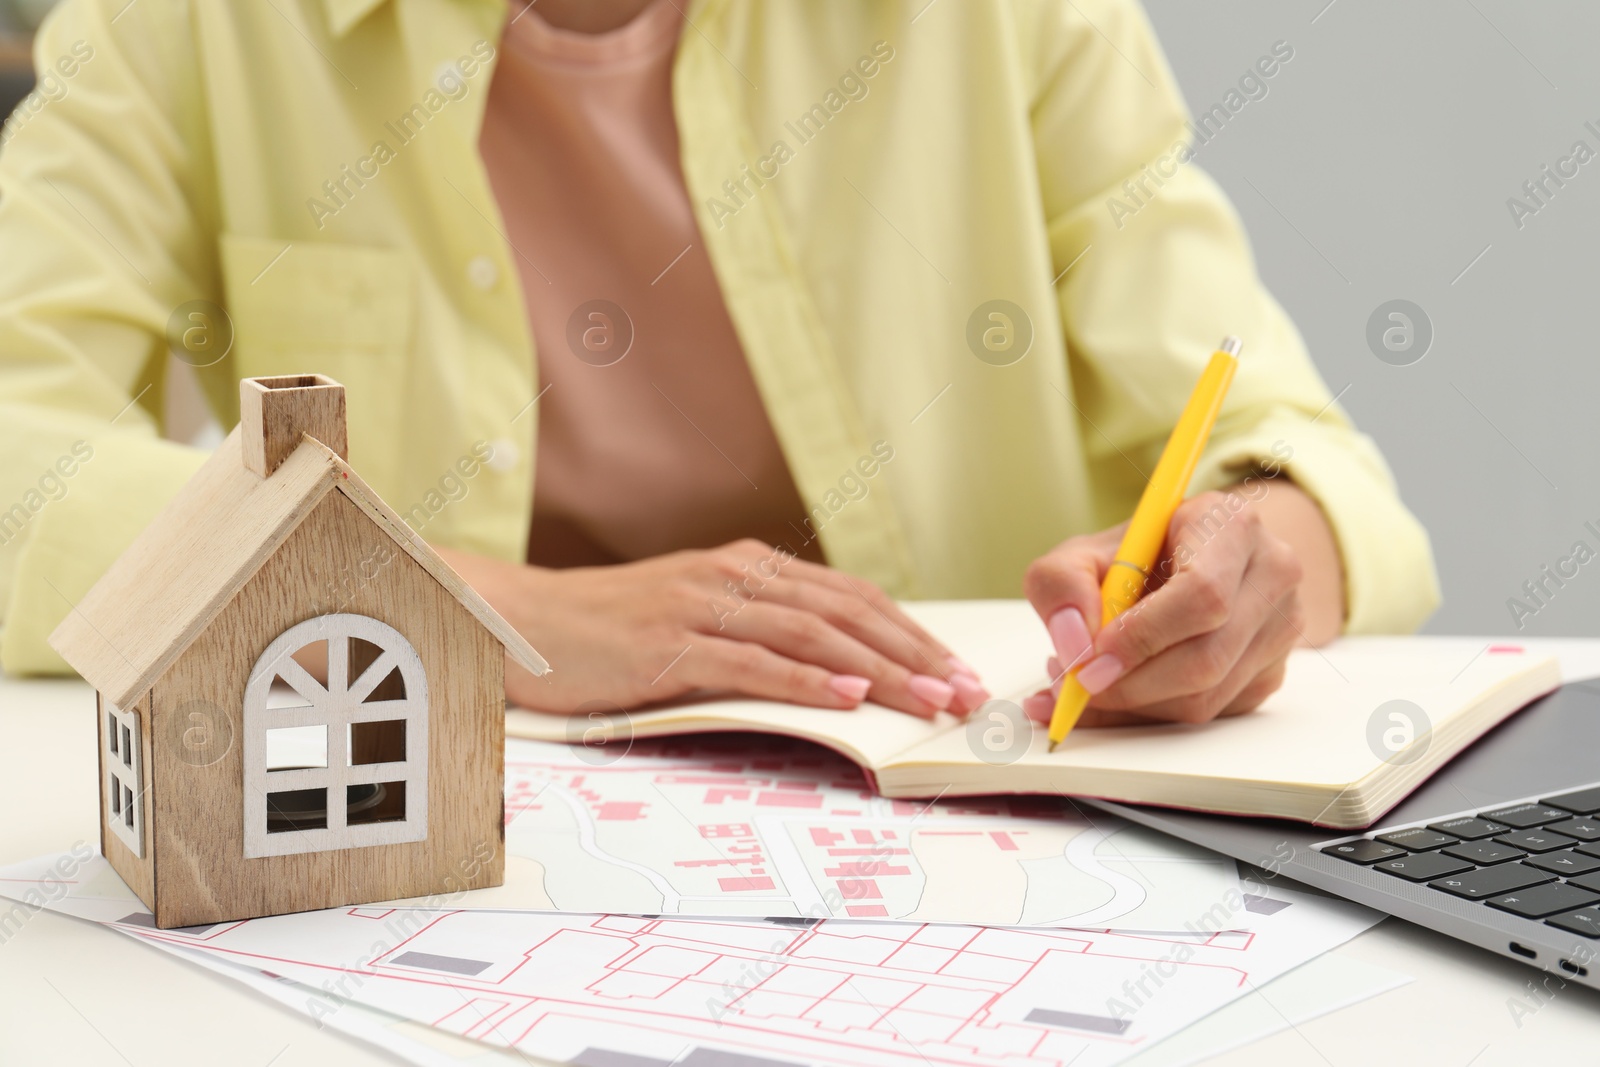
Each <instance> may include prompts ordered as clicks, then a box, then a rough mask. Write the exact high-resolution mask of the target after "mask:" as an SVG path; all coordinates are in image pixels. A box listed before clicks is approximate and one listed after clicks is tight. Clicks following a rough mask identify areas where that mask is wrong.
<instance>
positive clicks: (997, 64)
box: [0, 0, 1437, 672]
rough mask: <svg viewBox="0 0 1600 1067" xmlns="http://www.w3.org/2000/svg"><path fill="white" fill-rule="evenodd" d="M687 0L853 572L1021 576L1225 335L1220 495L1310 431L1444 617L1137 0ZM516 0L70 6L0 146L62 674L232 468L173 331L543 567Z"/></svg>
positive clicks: (11, 415) (1404, 615)
mask: <svg viewBox="0 0 1600 1067" xmlns="http://www.w3.org/2000/svg"><path fill="white" fill-rule="evenodd" d="M687 12H688V16H689V18H690V20H691V21H692V23H693V30H692V31H688V32H685V33H683V34H682V36H681V40H680V44H679V50H678V54H677V57H676V60H675V67H674V76H673V87H674V104H675V111H676V116H677V122H678V129H679V135H680V138H681V144H682V158H683V168H684V176H685V180H686V183H687V186H688V189H689V192H690V194H691V196H692V198H693V199H694V201H695V202H696V204H697V210H698V211H699V221H700V228H701V231H702V235H703V238H704V240H705V242H706V246H707V251H708V252H709V254H710V257H711V261H712V264H713V266H714V268H715V270H716V273H717V277H718V279H719V281H720V283H721V285H722V288H723V290H724V294H725V297H726V301H727V306H728V311H729V313H730V315H731V317H732V319H733V322H734V325H735V327H736V329H737V331H738V334H739V339H740V341H741V343H742V345H743V348H744V351H745V353H746V357H747V359H748V360H749V362H750V366H751V370H752V372H753V374H754V377H755V380H756V384H757V387H758V388H759V390H760V393H761V395H762V397H763V399H764V402H765V404H766V407H767V411H768V415H769V417H770V418H771V420H772V425H773V428H774V430H775V432H776V434H777V437H778V440H779V443H780V444H781V445H782V447H783V450H784V453H785V455H786V457H787V459H788V462H789V466H790V468H791V470H792V472H793V475H794V479H795V483H796V485H797V486H798V488H799V490H800V494H801V497H802V499H803V501H804V502H805V504H806V506H807V509H808V510H809V511H810V513H811V515H812V521H813V524H814V525H815V526H816V527H817V528H818V529H819V531H820V536H821V540H822V545H823V548H824V550H825V551H826V553H827V555H828V558H829V560H830V561H831V562H832V563H833V564H834V565H836V566H838V567H840V568H842V569H844V570H847V571H850V572H853V573H856V574H860V575H863V576H865V577H867V578H870V579H872V580H874V581H876V582H879V583H881V584H882V585H883V586H884V587H885V588H887V589H888V590H889V591H890V592H891V593H893V594H895V595H898V596H901V597H977V596H1014V595H1017V594H1018V593H1019V589H1020V580H1021V575H1022V572H1023V570H1024V568H1025V567H1026V566H1027V564H1028V563H1029V562H1030V561H1031V560H1032V559H1034V558H1035V557H1037V556H1038V555H1040V554H1042V553H1043V552H1045V551H1046V550H1048V549H1049V548H1050V547H1051V546H1052V545H1053V544H1055V543H1056V542H1057V541H1059V540H1060V539H1061V538H1063V537H1066V536H1068V535H1070V534H1074V533H1081V532H1085V531H1089V530H1094V529H1098V528H1102V527H1105V526H1108V525H1111V524H1114V523H1116V522H1118V521H1121V520H1122V519H1124V518H1126V517H1127V515H1128V514H1129V513H1130V512H1131V510H1132V508H1133V504H1134V502H1135V501H1136V499H1137V497H1138V494H1139V491H1140V489H1141V488H1142V487H1143V485H1144V474H1145V473H1146V472H1148V471H1149V470H1150V469H1151V468H1152V466H1153V465H1154V462H1155V459H1156V456H1157V454H1158V453H1159V451H1160V448H1161V445H1162V443H1163V441H1164V440H1165V437H1166V434H1167V433H1168V431H1170V430H1171V428H1172V425H1173V422H1174V420H1175V419H1176V417H1177V413H1178V411H1179V410H1180V408H1181V407H1182V405H1183V402H1184V400H1185V398H1186V397H1187V395H1188V392H1189V390H1190V388H1191V387H1192V386H1193V384H1194V381H1195V379H1196V377H1197V376H1198V374H1199V371H1200V368H1201V366H1202V365H1203V363H1204V361H1205V359H1206V358H1207V357H1208V356H1209V354H1210V352H1211V350H1212V347H1213V346H1214V344H1215V343H1216V341H1217V339H1218V338H1219V337H1221V336H1223V335H1224V334H1229V333H1233V334H1238V335H1239V336H1241V337H1243V338H1244V340H1245V346H1246V347H1245V354H1244V359H1243V364H1242V367H1241V369H1240V371H1239V375H1238V378H1237V380H1236V381H1235V383H1234V386H1233V389H1232V392H1231V394H1230V396H1229V401H1228V405H1227V408H1226V410H1225V412H1224V416H1223V418H1222V420H1221V421H1220V422H1219V424H1218V427H1217V432H1216V434H1215V437H1214V439H1213V442H1212V445H1211V447H1210V450H1209V452H1208V454H1207V457H1206V461H1205V462H1204V464H1203V465H1202V468H1201V470H1200V472H1199V474H1198V476H1197V481H1196V488H1197V489H1198V488H1205V487H1215V486H1220V485H1223V484H1226V483H1228V482H1229V481H1232V480H1234V479H1236V478H1237V477H1238V476H1239V474H1240V472H1241V471H1242V470H1245V469H1248V467H1249V466H1250V465H1252V464H1267V465H1276V464H1280V463H1281V464H1282V466H1283V468H1284V469H1285V470H1286V471H1287V472H1288V473H1289V474H1290V475H1291V476H1292V477H1293V478H1294V479H1295V481H1296V482H1297V483H1298V484H1299V485H1300V486H1302V487H1303V488H1304V489H1305V490H1306V491H1308V492H1309V493H1311V494H1312V495H1313V496H1314V497H1315V498H1316V499H1317V500H1318V501H1319V502H1320V503H1321V504H1322V506H1323V508H1324V510H1325V511H1326V512H1327V514H1328V517H1329V519H1330V521H1331V522H1332V525H1333V528H1334V531H1335V534H1336V535H1337V538H1338V541H1339V545H1340V549H1341V551H1342V553H1343V558H1344V566H1345V574H1346V582H1347V589H1346V593H1347V599H1348V619H1347V628H1348V629H1349V630H1352V631H1374V630H1399V629H1407V628H1410V627H1413V626H1415V625H1416V624H1417V623H1418V622H1419V621H1420V620H1421V619H1422V618H1423V617H1424V616H1426V614H1427V613H1428V612H1429V611H1430V610H1431V609H1432V608H1433V606H1434V604H1435V602H1436V600H1437V588H1436V580H1435V577H1434V572H1433V565H1432V560H1431V557H1430V553H1429V547H1428V541H1427V535H1426V534H1425V532H1424V531H1423V530H1422V528H1421V527H1420V526H1419V525H1418V523H1417V522H1416V520H1415V519H1414V518H1413V517H1412V516H1411V515H1410V514H1409V513H1408V512H1407V511H1406V510H1405V508H1404V506H1403V505H1402V504H1401V503H1400V501H1399V499H1398V497H1397V495H1396V492H1395V488H1394V485H1393V482H1392V479H1391V477H1390V475H1389V472H1388V470H1387V469H1386V467H1385V465H1384V463H1383V460H1382V458H1381V457H1380V456H1379V454H1378V452H1377V450H1376V449H1375V448H1374V447H1373V445H1372V443H1371V442H1370V441H1369V440H1368V439H1367V438H1365V437H1363V436H1361V435H1359V434H1358V433H1356V432H1355V431H1354V430H1353V429H1352V428H1351V426H1350V424H1349V422H1348V420H1347V419H1346V418H1345V416H1344V415H1343V414H1342V413H1341V411H1340V410H1339V408H1338V407H1337V405H1333V404H1331V399H1332V398H1331V396H1330V395H1329V392H1328V390H1327V388H1326V386H1325V385H1324V384H1323V383H1322V381H1321V379H1320V378H1319V377H1318V376H1317V374H1316V371H1315V370H1314V369H1313V367H1312V365H1311V362H1310V360H1309V359H1308V358H1307V356H1306V353H1305V350H1304V347H1303V345H1302V343H1301V341H1300V339H1299V337H1298V335H1297V334H1296V332H1295V330H1294V328H1293V326H1292V324H1291V323H1290V322H1289V321H1288V319H1287V317H1286V316H1285V315H1284V313H1283V311H1282V310H1281V309H1280V308H1279V307H1278V305H1277V304H1276V303H1275V302H1274V301H1273V300H1272V298H1271V297H1270V296H1269V295H1268V294H1267V293H1266V292H1265V290H1264V289H1263V287H1262V286H1261V284H1260V282H1259V280H1258V279H1257V277H1256V274H1255V268H1254V264H1253V263H1252V260H1251V256H1250V251H1249V248H1248V246H1247V244H1246V241H1245V238H1244V235H1243V233H1242V231H1241V228H1240V225H1239V221H1238V219H1237V217H1236V216H1235V215H1234V212H1233V210H1232V208H1231V207H1230V205H1229V204H1228V202H1227V200H1226V199H1225V197H1224V196H1223V195H1222V193H1221V192H1220V190H1219V189H1218V188H1217V187H1216V186H1215V185H1214V184H1213V183H1212V182H1211V181H1210V180H1209V179H1208V178H1207V177H1206V176H1205V175H1204V174H1203V173H1201V171H1200V170H1199V169H1198V168H1197V167H1196V166H1194V165H1193V164H1192V163H1188V162H1183V161H1182V160H1184V159H1186V157H1187V155H1188V153H1187V151H1185V150H1183V149H1182V144H1184V143H1187V142H1191V141H1192V140H1193V134H1192V133H1191V131H1190V129H1189V128H1188V127H1187V126H1186V121H1185V120H1186V115H1185V110H1184V107H1183V104H1182V101H1181V100H1180V98H1179V96H1178V93H1177V91H1176V89H1175V87H1174V85H1173V79H1172V75H1171V73H1170V71H1169V70H1168V68H1167V65H1166V62H1165V60H1164V58H1163V56H1162V54H1161V52H1160V50H1159V48H1158V47H1157V45H1156V42H1155V40H1154V38H1153V36H1152V34H1151V32H1150V28H1149V26H1148V25H1147V23H1146V21H1145V18H1144V15H1143V13H1142V12H1141V10H1140V9H1139V8H1138V7H1137V5H1136V4H1134V3H1133V2H1131V0H1076V2H1075V3H1072V4H1067V3H1064V2H1055V0H1012V2H1003V3H995V4H978V3H970V2H966V0H962V2H955V0H944V2H940V3H935V4H933V5H931V6H925V0H911V2H909V3H906V4H899V3H887V2H885V3H870V4H868V3H863V4H844V3H828V4H819V3H810V2H805V0H763V2H761V3H753V2H750V3H741V2H734V0H700V2H697V3H694V4H692V5H689V6H688V7H687ZM506 18H507V7H506V3H505V0H278V2H276V3H223V2H220V0H139V2H138V3H135V4H127V3H126V2H125V0H67V2H66V3H64V4H63V5H62V6H61V7H59V8H58V9H57V10H56V11H55V12H54V14H52V16H51V17H50V19H49V20H48V22H47V23H46V25H45V28H44V29H43V31H42V32H41V34H40V36H39V39H38V43H37V46H36V61H37V63H38V64H39V66H40V68H41V70H43V69H45V68H47V67H48V68H49V69H50V70H51V71H53V72H54V73H53V74H52V75H51V76H50V77H49V78H48V79H47V80H46V81H45V82H44V83H43V86H44V92H43V94H42V95H41V96H40V97H37V98H35V99H34V100H32V101H30V102H29V103H28V104H27V105H26V106H25V107H24V108H23V109H22V111H21V112H20V113H19V116H18V119H17V120H16V121H15V122H14V123H13V124H12V125H11V126H10V127H8V129H7V131H6V134H5V140H6V144H5V148H4V150H3V152H0V248H3V249H4V250H5V251H4V254H3V255H0V603H3V604H4V605H5V616H4V623H3V624H4V631H3V634H0V662H3V664H4V666H5V667H6V668H7V669H9V670H12V671H18V672H22V671H50V670H61V669H63V665H62V664H61V661H60V660H59V659H58V658H57V657H56V656H55V654H54V653H53V652H52V651H51V650H50V649H49V648H48V647H47V646H46V644H45V637H46V636H47V635H48V633H49V632H50V630H51V629H52V628H53V627H54V626H55V624H56V622H57V621H58V620H59V619H60V618H61V617H62V616H63V615H64V614H65V613H66V612H67V611H68V610H69V609H70V608H69V606H70V604H71V603H72V602H75V601H76V600H77V599H78V598H79V597H81V596H82V595H83V593H84V592H85V590H87V589H88V587H89V586H90V585H91V584H92V583H93V582H94V580H95V579H96V578H97V577H98V576H99V575H100V573H101V572H102V571H103V570H104V569H105V567H106V566H107V565H108V563H109V562H110V560H111V559H112V558H114V557H115V555H116V554H117V553H118V552H119V551H120V550H121V549H122V548H123V546H124V545H126V544H127V542H128V541H129V540H130V539H131V538H132V537H133V535H134V534H135V533H136V532H137V530H138V529H140V528H141V527H142V526H143V524H144V523H146V522H148V521H149V519H150V518H151V517H152V516H153V515H154V513H155V512H156V511H157V510H158V509H159V508H160V507H161V506H162V504H163V502H164V501H165V500H166V499H167V498H168V497H169V496H170V495H171V494H172V493H173V492H174V491H175V490H176V489H177V487H178V486H179V485H180V484H182V482H183V481H184V480H185V479H186V478H187V477H188V476H189V474H190V473H191V472H192V471H193V470H194V469H195V468H196V466H197V465H198V463H199V462H200V458H201V457H200V456H199V455H197V454H196V453H195V452H193V450H191V449H187V448H185V447H182V446H179V445H175V444H172V443H169V442H165V441H163V440H161V439H160V437H159V430H160V425H159V423H160V418H159V412H160V411H161V408H162V405H161V402H160V397H161V396H162V393H163V389H164V385H165V382H166V377H167V350H168V349H169V347H173V348H176V349H177V351H179V352H182V353H183V354H184V358H185V359H186V361H188V362H190V363H209V365H207V366H204V367H201V368H200V369H199V370H198V371H197V372H196V373H197V376H198V378H199V381H200V384H201V386H202V388H203V390H204V392H205V395H206V396H207V398H208V400H209V401H210V403H211V405H212V406H213V408H214V410H215V411H216V413H217V415H218V417H219V419H220V420H221V421H222V422H223V424H224V425H231V424H232V422H233V421H235V420H236V417H237V411H236V405H237V382H238V379H239V378H240V377H243V376H247V375H263V374H283V373H294V372H303V371H309V370H316V371H321V372H323V373H326V374H329V375H332V376H333V377H335V378H337V379H339V380H340V381H342V382H343V383H344V384H345V386H346V388H347V390H348V403H349V422H350V458H351V461H352V463H353V464H354V465H355V467H356V468H357V469H358V470H360V471H361V472H362V474H363V476H364V477H365V478H366V479H367V481H368V482H369V483H370V484H371V485H373V486H374V487H375V488H376V489H377V490H378V492H380V493H381V494H382V495H383V497H384V498H385V499H386V500H387V501H388V502H389V503H390V504H391V505H392V506H394V507H395V509H396V510H397V511H399V512H400V513H401V514H403V515H405V516H407V518H408V519H409V520H410V521H411V522H412V524H413V525H414V526H416V527H417V528H418V529H419V531H420V532H421V533H422V534H423V536H425V537H426V538H428V539H429V540H430V541H433V542H435V543H437V544H441V545H449V546H452V547H456V548H460V549H464V550H468V551H473V552H479V553H483V554H486V555H490V556H494V557H498V558H501V559H506V560H518V559H521V558H522V557H523V550H524V541H525V538H526V536H527V531H528V521H529V511H530V508H531V501H532V476H531V472H532V469H533V468H532V462H533V456H532V452H533V442H534V440H535V427H536V422H537V419H538V417H539V405H538V402H537V400H536V395H537V390H536V388H535V383H536V382H537V381H538V380H539V378H538V374H537V373H536V364H535V353H534V351H533V345H532V341H531V339H530V336H529V329H528V323H527V318H526V312H525V309H524V306H523V303H522V300H521V297H520V294H519V292H518V290H517V284H518V283H517V271H516V268H515V265H514V262H513V260H514V259H515V258H516V257H518V256H519V255H520V253H519V252H518V251H517V250H516V249H514V248H512V247H511V246H510V245H509V244H508V243H507V241H506V240H505V238H504V237H503V235H502V234H503V229H504V228H503V226H502V224H501V222H500V219H499V212H498V210H497V208H496V205H495V201H494V198H493V195H492V193H491V190H490V187H489V184H488V180H487V178H486V175H485V172H484V167H483V164H482V162H481V160H480V158H479V156H478V154H477V151H476V145H477V140H478V132H479V125H480V121H481V117H482V114H483V106H484V101H485V98H486V96H487V90H488V84H489V78H490V75H491V73H492V69H493V63H494V59H495V57H496V56H497V54H498V49H499V37H500V33H501V30H502V27H503V25H504V22H505V20H506ZM913 18H915V21H912V20H913ZM1147 168H1148V169H1147ZM1124 183H1128V184H1126V185H1125V184H1124ZM540 266H541V268H542V269H546V270H551V269H559V265H549V266H546V265H542V264H541V265H540ZM991 301H1006V302H1008V304H1009V305H1011V306H1012V307H1013V308H1014V309H1019V310H1020V314H1019V313H1018V311H1017V310H1011V311H1009V312H1007V310H1006V309H1004V308H1002V309H1000V310H1001V312H1002V314H1001V316H1000V317H999V318H993V317H991V314H990V313H991V311H993V310H994V309H995V306H994V305H991V304H990V302H991ZM195 302H200V303H195ZM208 304H209V305H217V306H224V307H226V308H227V317H226V318H227V319H228V320H231V344H228V342H229V341H230V338H229V337H228V336H227V335H228V332H229V331H228V328H227V322H226V321H224V320H221V319H218V317H217V316H216V315H215V314H213V313H210V312H209V311H208V309H207V305H208ZM169 333H170V335H171V338H172V340H171V342H169ZM1024 342H1026V347H1025V349H1024ZM224 348H225V349H226V354H225V355H222V356H221V358H220V359H218V358H217V356H218V354H219V353H220V352H222V351H223V350H224ZM980 356H981V357H982V358H980ZM214 359H215V360H216V361H215V362H211V361H212V360H214Z"/></svg>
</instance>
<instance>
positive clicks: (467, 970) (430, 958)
mask: <svg viewBox="0 0 1600 1067" xmlns="http://www.w3.org/2000/svg"><path fill="white" fill-rule="evenodd" d="M389 962H390V963H394V964H398V965H399V966H401V967H420V968H422V969H423V970H426V971H448V972H449V973H451V974H465V975H474V974H478V973H480V972H482V971H486V970H488V969H489V964H488V963H486V962H485V961H483V960H464V959H462V958H461V957H460V956H435V955H434V954H433V953H431V952H402V953H400V955H398V956H396V957H395V958H394V959H392V960H390V961H389Z"/></svg>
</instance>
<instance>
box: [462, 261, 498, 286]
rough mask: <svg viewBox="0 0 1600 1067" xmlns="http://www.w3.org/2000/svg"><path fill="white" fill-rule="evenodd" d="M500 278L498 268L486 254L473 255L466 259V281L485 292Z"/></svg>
mask: <svg viewBox="0 0 1600 1067" xmlns="http://www.w3.org/2000/svg"><path fill="white" fill-rule="evenodd" d="M499 280H500V269H499V268H498V267H496V266H495V265H494V260H492V259H490V258H489V257H488V256H473V257H472V258H471V259H470V260H468V261H467V281H469V282H471V283H472V284H473V285H475V286H477V287H478V288H479V289H482V290H484V291H485V292H487V291H488V290H490V289H493V288H494V283H495V282H497V281H499Z"/></svg>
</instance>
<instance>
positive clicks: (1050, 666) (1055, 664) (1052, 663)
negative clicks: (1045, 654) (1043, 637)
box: [1044, 656, 1061, 678]
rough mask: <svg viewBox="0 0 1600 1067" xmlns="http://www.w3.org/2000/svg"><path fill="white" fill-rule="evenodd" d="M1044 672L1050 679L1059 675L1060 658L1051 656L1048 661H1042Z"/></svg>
mask: <svg viewBox="0 0 1600 1067" xmlns="http://www.w3.org/2000/svg"><path fill="white" fill-rule="evenodd" d="M1044 671H1045V673H1046V674H1048V675H1049V676H1050V677H1052V678H1054V677H1056V676H1057V675H1058V674H1060V673H1061V657H1060V656H1051V657H1050V658H1049V659H1047V660H1045V661H1044Z"/></svg>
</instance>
